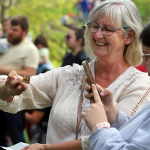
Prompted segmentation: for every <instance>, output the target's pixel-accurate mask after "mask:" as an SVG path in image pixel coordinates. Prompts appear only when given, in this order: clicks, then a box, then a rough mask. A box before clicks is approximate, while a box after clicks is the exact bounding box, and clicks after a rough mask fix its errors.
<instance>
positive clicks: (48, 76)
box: [0, 68, 65, 113]
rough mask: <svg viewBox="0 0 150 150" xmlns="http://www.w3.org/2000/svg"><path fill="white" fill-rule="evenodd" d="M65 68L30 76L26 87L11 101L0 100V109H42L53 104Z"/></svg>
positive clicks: (15, 110)
mask: <svg viewBox="0 0 150 150" xmlns="http://www.w3.org/2000/svg"><path fill="white" fill-rule="evenodd" d="M64 73H65V69H63V68H58V69H53V70H52V71H48V72H46V73H44V74H39V75H37V76H32V77H31V79H30V84H29V85H28V89H27V90H26V91H24V92H23V93H22V94H21V95H19V96H14V98H13V101H12V102H11V103H7V102H4V101H2V100H0V109H1V110H3V111H6V112H10V113H17V112H18V111H20V110H24V109H42V108H45V107H49V106H51V105H52V104H53V100H54V98H55V95H56V93H57V89H58V87H59V84H60V82H61V79H60V78H61V76H60V75H64Z"/></svg>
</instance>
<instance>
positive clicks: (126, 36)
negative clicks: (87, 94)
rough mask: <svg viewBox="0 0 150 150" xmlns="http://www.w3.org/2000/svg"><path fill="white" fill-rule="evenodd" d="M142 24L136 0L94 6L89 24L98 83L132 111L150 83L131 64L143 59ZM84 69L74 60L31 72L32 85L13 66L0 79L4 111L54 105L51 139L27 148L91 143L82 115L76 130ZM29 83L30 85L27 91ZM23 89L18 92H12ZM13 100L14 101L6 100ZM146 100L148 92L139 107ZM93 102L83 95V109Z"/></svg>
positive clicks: (87, 35)
mask: <svg viewBox="0 0 150 150" xmlns="http://www.w3.org/2000/svg"><path fill="white" fill-rule="evenodd" d="M141 28H142V26H141V19H140V17H139V14H138V10H137V8H136V7H135V5H134V3H133V2H132V1H126V0H122V1H118V0H107V1H104V2H102V3H101V5H99V6H98V7H95V8H93V10H91V12H90V13H89V18H88V23H87V26H86V29H85V46H86V48H85V49H86V50H89V51H88V54H91V53H92V54H94V56H95V57H97V59H96V60H95V61H92V62H91V63H90V68H91V70H92V73H93V75H94V77H95V81H96V83H97V84H99V85H102V87H103V88H106V87H107V88H108V89H110V90H112V91H113V98H114V102H115V104H116V105H117V107H118V108H119V109H120V110H122V111H123V112H125V113H127V114H129V115H131V114H132V112H133V111H134V110H135V111H136V109H135V108H136V105H137V104H138V102H139V98H142V96H143V95H144V93H145V92H146V91H147V89H148V87H149V84H150V83H149V81H150V80H149V78H148V77H147V74H145V73H142V72H140V71H138V70H136V69H135V68H134V67H133V66H134V65H138V64H140V60H141V47H140V46H141V44H140V42H139V39H138V36H139V34H140V31H141ZM92 56H93V55H92ZM83 74H84V70H83V67H82V66H79V65H77V64H75V65H74V66H73V67H71V66H66V67H62V68H58V69H54V70H52V71H49V72H47V73H45V74H40V75H38V76H33V77H31V83H30V84H29V85H28V89H27V85H26V84H23V83H22V81H21V78H20V77H18V76H17V75H16V73H15V72H11V73H10V74H9V77H8V79H7V81H6V86H5V85H4V84H5V80H4V81H2V82H1V88H0V92H1V94H0V99H2V100H3V101H1V103H2V104H3V105H2V104H1V105H0V109H3V110H4V111H9V112H12V113H15V112H17V111H19V110H22V109H35V108H39V109H41V108H44V107H48V106H50V105H53V107H52V110H51V115H50V118H49V125H48V130H47V144H46V145H37V144H36V145H30V146H29V147H27V148H28V149H29V150H30V149H32V148H33V149H34V148H35V147H36V148H37V147H38V148H37V150H38V149H40V148H43V147H47V148H48V149H50V148H51V149H62V150H63V149H65V150H67V149H69V150H70V149H76V150H82V149H83V150H87V149H90V147H89V140H88V136H89V135H90V130H89V129H88V127H87V126H86V123H85V121H84V119H83V118H82V119H81V122H80V126H79V133H77V132H76V125H77V114H78V113H77V112H78V106H79V101H80V97H81V85H82V78H83ZM1 78H2V77H1ZM2 79H3V78H2ZM18 84H19V86H16V85H18ZM9 85H11V86H9ZM86 86H87V85H86ZM20 88H21V89H20ZM25 89H27V90H26V91H24V90H25ZM22 91H24V92H23V93H22ZM5 92H6V94H5V95H4V93H5ZM16 92H18V93H16ZM7 93H8V94H7ZM20 93H22V94H21V95H19V96H14V97H11V95H12V96H13V95H16V94H20ZM7 95H8V97H6V96H7ZM12 99H13V100H12ZM9 100H10V101H12V102H11V103H8V104H7V102H4V101H9ZM147 102H148V100H147V98H146V99H145V100H144V101H143V103H142V104H140V105H138V108H139V109H140V108H141V107H143V106H144V105H145V104H146V103H147ZM89 105H90V102H89V100H88V99H86V98H84V99H83V103H82V111H85V110H86V109H87V108H88V107H89ZM135 111H134V112H135ZM76 134H78V139H77V140H75V139H76ZM27 148H25V149H24V150H26V149H27ZM36 148H35V149H36Z"/></svg>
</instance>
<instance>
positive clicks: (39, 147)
mask: <svg viewBox="0 0 150 150" xmlns="http://www.w3.org/2000/svg"><path fill="white" fill-rule="evenodd" d="M34 149H35V150H50V149H51V150H60V149H61V150H82V147H81V140H80V139H78V140H74V141H70V142H64V143H58V144H32V145H28V146H26V147H25V148H23V149H21V150H34Z"/></svg>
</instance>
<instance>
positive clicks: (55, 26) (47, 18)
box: [0, 0, 150, 68]
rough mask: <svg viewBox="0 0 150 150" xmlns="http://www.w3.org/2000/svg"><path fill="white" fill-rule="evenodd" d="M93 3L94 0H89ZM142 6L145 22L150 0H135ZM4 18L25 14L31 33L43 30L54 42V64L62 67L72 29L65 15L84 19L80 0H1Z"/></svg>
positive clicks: (76, 22) (149, 17) (149, 14)
mask: <svg viewBox="0 0 150 150" xmlns="http://www.w3.org/2000/svg"><path fill="white" fill-rule="evenodd" d="M89 2H91V3H92V1H89ZM133 2H134V3H135V4H136V6H137V7H138V9H139V11H140V13H141V17H142V19H143V24H145V23H146V22H147V21H148V20H150V9H149V8H150V0H144V1H143V0H133ZM0 3H1V8H0V12H1V20H2V19H3V18H6V17H12V16H15V15H18V14H23V15H25V16H27V17H28V19H29V21H30V29H29V35H30V36H31V37H32V38H33V39H35V37H36V36H37V35H38V34H39V33H43V34H44V35H45V36H46V37H47V39H48V44H49V45H50V60H51V61H52V63H53V65H54V68H56V67H60V66H61V64H62V61H63V58H64V56H65V54H66V53H67V51H68V50H67V48H66V44H65V42H64V36H65V34H66V32H67V30H68V28H67V27H66V26H63V25H62V18H63V17H64V16H65V15H68V16H69V19H68V20H69V22H71V24H74V25H78V26H82V25H83V24H84V21H83V20H82V18H81V13H80V12H78V11H80V10H79V8H78V6H77V4H78V3H79V1H77V0H40V1H37V0H0Z"/></svg>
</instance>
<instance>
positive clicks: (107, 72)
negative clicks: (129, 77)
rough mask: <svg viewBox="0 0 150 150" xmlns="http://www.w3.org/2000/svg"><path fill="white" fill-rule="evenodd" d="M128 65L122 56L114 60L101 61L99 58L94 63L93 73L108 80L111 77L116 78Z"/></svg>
mask: <svg viewBox="0 0 150 150" xmlns="http://www.w3.org/2000/svg"><path fill="white" fill-rule="evenodd" d="M129 67H130V65H129V64H128V63H127V62H126V61H125V60H124V59H123V58H122V60H120V61H119V60H117V61H115V62H113V63H112V62H102V61H100V60H99V59H98V60H97V61H96V63H95V75H96V76H98V77H100V78H101V79H104V80H109V79H112V78H117V77H118V76H119V75H121V74H122V73H123V72H124V71H125V70H127V69H128V68H129Z"/></svg>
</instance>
